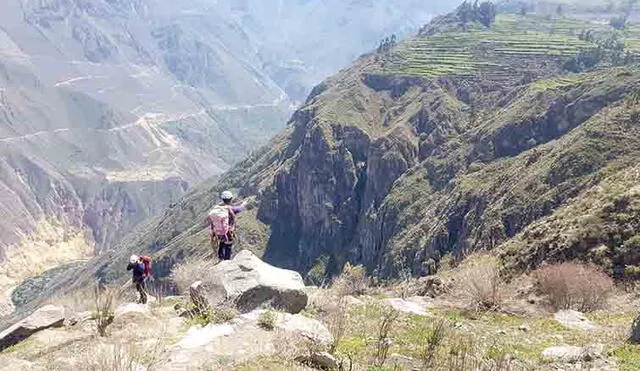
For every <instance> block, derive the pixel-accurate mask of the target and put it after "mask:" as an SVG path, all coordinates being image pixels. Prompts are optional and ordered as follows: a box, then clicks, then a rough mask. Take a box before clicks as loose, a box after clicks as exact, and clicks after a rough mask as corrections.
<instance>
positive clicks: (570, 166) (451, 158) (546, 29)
mask: <svg viewBox="0 0 640 371" xmlns="http://www.w3.org/2000/svg"><path fill="white" fill-rule="evenodd" d="M576 9H582V8H576ZM590 9H591V8H589V7H587V8H584V9H582V12H583V13H579V12H578V13H575V15H576V18H575V19H571V15H572V14H568V13H566V14H564V15H563V16H562V17H559V16H557V15H554V16H552V17H551V18H549V15H547V14H536V13H535V12H531V13H528V14H526V15H521V14H517V13H513V14H505V13H502V14H498V16H497V17H496V20H495V23H492V24H491V25H490V26H489V27H485V26H483V25H481V24H480V23H477V22H472V21H471V22H469V21H468V22H463V21H462V20H461V17H460V15H459V13H453V14H450V15H448V16H446V17H444V18H438V19H436V20H434V22H433V23H431V24H430V25H427V26H425V27H424V28H423V33H422V34H421V35H419V36H417V37H415V38H413V39H410V40H407V41H404V42H400V43H399V44H397V45H393V43H390V44H387V45H381V48H380V50H379V51H378V52H376V53H371V54H369V55H367V56H364V57H363V58H361V59H360V60H358V61H357V62H356V63H355V64H354V65H353V66H352V67H351V68H349V69H346V70H344V71H342V72H340V73H339V74H338V75H336V76H333V77H331V78H329V79H327V80H326V81H325V82H323V83H322V84H320V85H318V86H317V87H316V88H315V89H314V90H313V92H312V93H311V95H310V96H309V98H308V99H307V101H306V104H305V105H304V106H303V107H301V108H300V109H299V110H298V111H297V112H296V113H295V114H294V115H293V117H292V119H291V120H290V122H289V125H288V126H287V128H286V129H285V131H284V132H283V133H282V134H281V135H280V136H278V137H277V138H276V139H274V140H272V141H271V143H270V144H269V145H268V146H266V147H264V148H263V149H262V150H261V151H257V152H255V153H254V154H253V155H251V156H250V157H248V158H247V159H245V160H244V161H243V162H242V163H240V164H238V165H237V166H236V167H234V168H233V169H232V170H231V171H229V172H228V173H226V174H225V175H223V176H222V177H221V178H220V180H219V181H216V180H212V181H210V182H209V183H208V184H206V185H203V186H202V187H200V188H198V189H195V190H193V191H192V192H191V193H190V194H189V195H187V197H185V198H184V199H182V200H181V201H180V202H178V203H177V204H176V205H175V206H173V207H172V208H171V209H169V210H167V211H166V212H165V214H164V215H162V216H160V217H158V218H156V219H153V220H150V221H148V222H147V223H145V224H144V225H142V226H141V227H140V228H138V229H137V230H136V231H135V232H134V233H132V234H130V235H129V236H128V237H127V238H126V239H125V240H124V241H123V242H122V243H121V244H120V245H119V246H118V248H117V250H115V251H113V252H110V253H109V254H105V255H104V256H101V257H98V258H96V259H94V260H93V261H92V262H90V264H89V265H87V266H85V267H84V268H82V269H80V271H79V272H77V273H75V274H73V275H72V277H69V276H68V275H65V276H64V277H58V278H57V279H52V280H51V281H50V282H49V283H48V284H46V285H44V286H38V287H37V291H41V292H55V291H59V290H60V289H66V288H69V287H74V285H83V284H86V282H88V281H90V280H94V279H96V278H102V279H106V280H108V281H113V280H116V281H117V280H119V279H121V278H122V277H123V274H124V272H123V270H122V267H123V264H124V263H125V262H126V259H127V256H128V255H129V254H130V253H131V252H133V251H146V252H149V253H151V254H153V255H154V257H155V258H156V260H157V262H158V263H157V264H156V265H155V267H156V268H155V269H156V272H155V273H156V275H157V276H158V277H162V276H165V275H167V274H168V272H169V268H170V267H171V266H172V265H173V264H175V263H176V262H179V261H183V260H184V259H188V258H189V257H192V256H196V255H198V254H201V253H208V252H209V251H210V250H209V247H208V232H207V231H206V230H205V229H204V227H203V225H202V224H201V223H200V221H201V220H202V218H203V217H204V215H205V213H206V210H207V209H208V207H209V206H210V205H211V203H213V202H215V199H216V195H217V193H218V192H219V191H220V190H222V189H226V188H233V189H235V190H237V191H238V192H239V193H240V195H241V196H242V197H246V198H250V199H252V200H253V201H254V202H253V204H254V206H255V207H254V208H252V210H251V211H249V212H248V213H246V214H244V215H243V216H242V218H241V229H240V230H241V238H240V242H239V245H238V247H237V248H238V249H239V248H242V247H249V248H251V249H253V250H254V251H257V252H259V253H260V254H261V255H262V256H263V257H264V258H266V259H267V260H269V261H271V262H274V263H277V264H278V265H280V266H288V267H293V268H295V269H297V270H299V271H301V272H303V273H306V272H308V271H309V270H310V269H313V270H314V274H316V275H317V274H318V272H320V274H321V275H322V274H326V275H328V276H329V275H332V274H334V273H336V272H338V271H339V270H340V269H341V267H342V265H343V264H344V263H345V262H347V261H349V262H353V263H361V264H364V265H365V266H366V267H367V268H368V270H369V272H370V273H371V274H373V275H376V276H378V277H380V278H392V277H406V276H410V275H414V276H421V275H425V274H430V273H433V272H434V271H435V270H437V269H438V267H439V265H440V263H441V261H443V260H444V259H445V257H446V256H457V257H461V256H464V255H465V254H466V253H467V252H468V251H471V250H484V249H490V250H493V251H496V252H500V253H501V256H502V257H503V263H505V266H507V267H511V268H513V271H519V270H522V269H527V268H531V267H535V266H537V265H538V264H540V263H541V262H544V261H547V260H549V261H555V260H565V259H572V258H579V259H584V260H591V261H594V262H596V263H599V264H601V265H602V266H603V267H606V268H607V269H608V271H609V273H611V274H614V275H615V274H623V275H624V274H625V272H634V269H635V268H634V267H637V266H638V265H640V260H638V259H637V258H636V256H637V255H629V254H628V251H629V249H632V250H633V249H635V247H634V246H635V245H634V243H635V242H633V243H632V242H629V241H635V240H636V239H637V237H635V236H637V235H640V227H638V225H637V223H635V220H636V219H637V218H635V215H636V208H635V207H636V202H635V201H636V200H635V198H636V196H637V195H636V194H635V192H632V191H630V190H629V192H627V191H625V189H626V188H625V187H626V186H624V185H623V184H628V185H629V186H630V185H631V184H633V182H635V178H633V177H634V175H633V174H635V171H634V167H635V166H636V162H637V161H636V160H637V157H638V155H639V153H638V148H640V146H638V144H639V143H638V141H639V140H640V131H638V123H639V122H638V118H639V117H640V114H638V112H639V111H640V99H638V97H640V68H639V66H638V65H637V62H636V61H637V59H636V54H637V52H638V51H637V50H635V49H634V48H629V47H627V46H626V45H628V44H629V43H631V44H633V41H632V40H635V38H636V37H637V36H636V33H635V32H636V31H635V30H636V29H637V25H635V24H629V25H628V26H627V29H626V30H625V31H617V30H615V29H614V28H612V27H610V26H608V25H607V24H603V23H593V22H592V21H591V20H589V19H591V18H592V17H591V15H592V14H591V13H590V12H591V10H590ZM554 30H555V31H554ZM587 34H589V35H590V36H587ZM621 55H622V56H623V57H622V58H621V57H620V56H621ZM594 56H595V57H594ZM594 61H595V62H594ZM592 62H594V63H592ZM572 71H578V72H572ZM620 179H625V182H626V183H622V182H621V180H620ZM611 184H614V185H615V184H618V185H619V186H620V189H619V190H618V191H616V192H617V193H616V195H618V196H620V197H622V198H621V199H620V200H618V201H616V199H614V198H616V197H618V196H614V195H613V193H611V194H609V193H607V192H605V193H602V192H600V191H599V190H600V189H601V188H603V187H604V188H605V189H607V187H611ZM612 197H613V198H612ZM576 210H582V211H583V212H585V213H587V214H588V215H589V217H587V215H586V214H585V215H584V219H583V217H582V216H581V215H576V216H575V217H571V218H567V217H564V216H566V215H568V214H571V215H573V214H572V213H575V212H576ZM594 231H599V232H597V233H596V232H594ZM532 240H535V241H545V242H544V243H543V242H540V243H532ZM547 242H548V243H547ZM578 247H579V248H578ZM633 251H635V250H633ZM19 290H20V289H19ZM31 290H33V287H32V288H31ZM22 294H24V291H23V292H22ZM32 296H33V294H29V295H26V297H32Z"/></svg>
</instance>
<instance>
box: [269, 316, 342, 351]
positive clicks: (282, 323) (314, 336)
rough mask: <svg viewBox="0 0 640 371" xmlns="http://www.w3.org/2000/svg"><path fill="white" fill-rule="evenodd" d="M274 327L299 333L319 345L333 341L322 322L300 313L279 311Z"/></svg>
mask: <svg viewBox="0 0 640 371" xmlns="http://www.w3.org/2000/svg"><path fill="white" fill-rule="evenodd" d="M276 327H277V328H279V329H281V330H284V331H287V332H292V333H297V334H300V335H302V336H304V337H306V338H309V339H311V340H313V341H315V342H316V343H318V344H321V345H329V344H331V343H332V342H333V336H332V335H331V332H329V330H328V329H327V327H326V326H325V325H324V324H323V323H322V322H320V321H318V320H316V319H313V318H308V317H305V316H303V315H301V314H289V313H279V315H278V320H277V322H276Z"/></svg>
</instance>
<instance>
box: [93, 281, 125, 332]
mask: <svg viewBox="0 0 640 371" xmlns="http://www.w3.org/2000/svg"><path fill="white" fill-rule="evenodd" d="M121 295H122V289H121V288H119V287H114V286H104V287H101V286H100V285H96V287H95V290H94V296H93V301H94V308H95V313H94V315H93V317H94V318H95V321H96V328H97V330H98V334H99V335H100V336H107V327H108V326H109V325H110V324H111V323H112V322H113V319H114V315H115V313H114V307H115V303H117V301H118V299H119V298H120V297H121Z"/></svg>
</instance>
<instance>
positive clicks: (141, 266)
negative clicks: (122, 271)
mask: <svg viewBox="0 0 640 371" xmlns="http://www.w3.org/2000/svg"><path fill="white" fill-rule="evenodd" d="M127 270H128V271H130V270H132V271H133V272H132V275H133V276H132V281H133V283H134V284H135V285H136V290H138V294H139V298H138V303H139V304H147V287H146V281H147V280H148V279H149V277H151V258H150V257H148V256H144V255H143V256H138V255H131V258H130V259H129V265H127Z"/></svg>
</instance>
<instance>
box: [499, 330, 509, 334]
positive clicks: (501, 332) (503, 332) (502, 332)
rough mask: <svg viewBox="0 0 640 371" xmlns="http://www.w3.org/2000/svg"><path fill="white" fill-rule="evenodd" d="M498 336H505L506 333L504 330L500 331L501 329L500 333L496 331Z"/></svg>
mask: <svg viewBox="0 0 640 371" xmlns="http://www.w3.org/2000/svg"><path fill="white" fill-rule="evenodd" d="M498 334H500V335H506V334H507V331H506V330H502V329H501V330H500V331H498Z"/></svg>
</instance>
